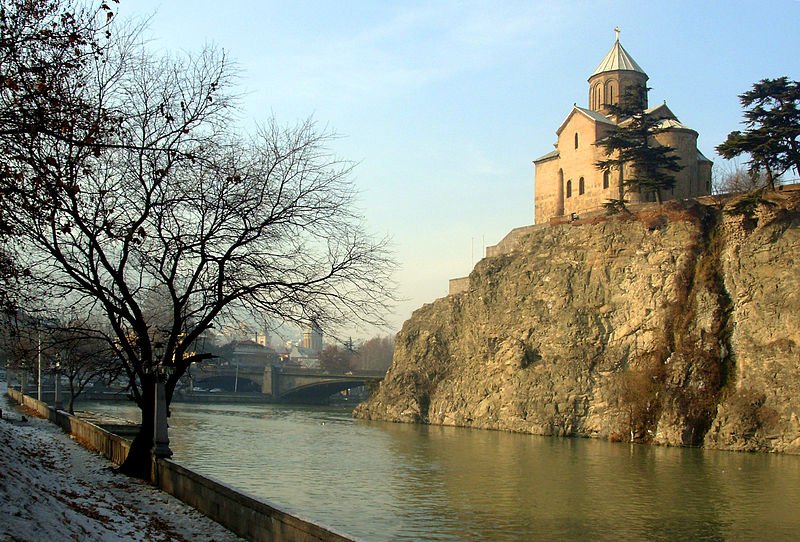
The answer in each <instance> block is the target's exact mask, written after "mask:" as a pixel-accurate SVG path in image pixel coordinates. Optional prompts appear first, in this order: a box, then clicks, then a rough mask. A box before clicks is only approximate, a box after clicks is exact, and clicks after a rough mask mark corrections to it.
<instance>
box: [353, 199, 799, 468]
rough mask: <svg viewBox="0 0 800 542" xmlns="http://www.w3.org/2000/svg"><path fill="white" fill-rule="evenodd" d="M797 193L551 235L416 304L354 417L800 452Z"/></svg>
mask: <svg viewBox="0 0 800 542" xmlns="http://www.w3.org/2000/svg"><path fill="white" fill-rule="evenodd" d="M798 254H800V192H786V193H780V192H776V193H767V194H763V195H761V196H752V195H751V196H740V197H736V198H731V199H728V200H727V201H725V202H717V203H716V204H708V205H702V204H699V203H692V204H678V203H672V204H666V205H664V206H662V207H650V208H647V209H643V210H640V211H639V212H637V213H634V214H633V215H629V216H618V217H613V218H608V219H607V218H598V219H595V220H593V221H589V223H584V224H571V225H561V226H553V227H550V228H544V229H540V230H537V231H533V232H531V233H530V234H528V235H526V236H524V237H522V238H521V239H520V240H519V241H518V242H517V244H516V246H515V247H514V250H513V251H510V252H509V253H507V254H503V255H499V256H495V257H491V258H486V259H484V260H482V261H481V262H479V263H478V265H476V267H475V269H474V270H473V272H472V273H471V274H470V277H469V287H468V288H467V291H465V292H464V293H460V294H457V295H451V296H448V297H445V298H442V299H438V300H436V301H435V302H434V303H431V304H428V305H425V306H423V307H422V308H420V309H418V310H417V311H415V312H414V314H413V315H412V317H411V318H410V319H409V320H408V321H407V322H406V323H405V324H404V325H403V329H402V330H401V331H400V333H399V334H398V335H397V339H396V345H395V348H396V350H395V355H394V361H393V364H392V367H391V368H390V370H389V372H388V373H387V375H386V378H385V380H384V381H383V383H382V384H381V386H380V388H379V389H378V391H377V392H376V393H375V395H374V396H373V397H372V398H371V399H370V400H369V401H368V402H366V403H364V404H362V405H360V406H359V407H358V408H357V410H356V412H355V416H357V417H361V418H367V419H381V420H390V421H398V422H420V423H430V424H444V425H458V426H466V427H479V428H486V429H498V430H507V431H516V432H525V433H534V434H542V435H579V436H590V437H597V438H605V439H612V440H633V441H642V442H653V443H657V444H666V445H676V446H696V445H704V446H706V447H709V448H718V449H732V450H750V451H756V450H760V451H776V452H789V453H800V421H799V420H798V413H800V326H798V321H800V264H799V263H798Z"/></svg>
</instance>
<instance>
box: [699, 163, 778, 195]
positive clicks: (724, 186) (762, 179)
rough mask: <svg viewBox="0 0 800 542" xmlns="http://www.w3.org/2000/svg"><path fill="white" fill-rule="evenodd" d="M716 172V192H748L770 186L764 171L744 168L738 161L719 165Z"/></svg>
mask: <svg viewBox="0 0 800 542" xmlns="http://www.w3.org/2000/svg"><path fill="white" fill-rule="evenodd" d="M714 172H715V179H714V183H713V184H714V192H715V193H717V194H739V193H747V192H752V191H754V190H761V189H762V188H766V187H767V186H769V179H768V178H767V175H766V173H765V172H764V171H762V170H757V169H756V170H753V169H752V168H744V167H743V166H741V165H740V164H739V163H738V162H728V163H726V164H725V165H722V166H718V167H716V168H715V170H714Z"/></svg>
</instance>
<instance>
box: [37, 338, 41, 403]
mask: <svg viewBox="0 0 800 542" xmlns="http://www.w3.org/2000/svg"><path fill="white" fill-rule="evenodd" d="M37 350H38V356H37V358H38V367H39V369H38V372H37V375H36V376H37V384H36V400H37V401H41V400H42V333H41V332H39V347H38V348H37Z"/></svg>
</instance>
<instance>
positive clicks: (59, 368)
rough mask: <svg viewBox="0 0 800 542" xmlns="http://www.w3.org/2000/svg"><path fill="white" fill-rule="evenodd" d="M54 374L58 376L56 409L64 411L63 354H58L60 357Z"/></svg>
mask: <svg viewBox="0 0 800 542" xmlns="http://www.w3.org/2000/svg"><path fill="white" fill-rule="evenodd" d="M54 372H55V374H56V391H55V393H56V395H55V399H54V403H55V405H54V406H55V409H56V410H57V411H58V410H63V408H64V405H63V404H61V352H59V353H58V357H57V358H56V365H55V367H54Z"/></svg>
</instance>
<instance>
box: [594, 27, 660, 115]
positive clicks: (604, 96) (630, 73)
mask: <svg viewBox="0 0 800 542" xmlns="http://www.w3.org/2000/svg"><path fill="white" fill-rule="evenodd" d="M614 32H616V34H617V37H616V39H615V40H614V45H613V46H612V47H611V50H610V51H609V52H608V54H606V56H605V57H604V58H603V60H602V61H600V64H599V65H598V66H597V68H595V70H594V72H592V75H590V76H589V109H591V110H592V111H598V112H600V113H602V114H603V115H607V114H609V110H610V109H609V108H610V106H614V105H617V104H618V103H619V99H620V96H622V95H623V94H625V93H626V92H630V91H632V90H634V89H637V88H638V89H642V90H641V92H643V94H644V95H643V98H644V106H645V107H647V79H649V78H648V77H647V74H646V73H645V72H644V70H643V69H642V67H641V66H639V64H637V63H636V61H635V60H634V59H633V57H631V55H630V54H629V53H628V51H626V50H625V48H624V47H622V44H621V43H620V42H619V28H615V29H614Z"/></svg>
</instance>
